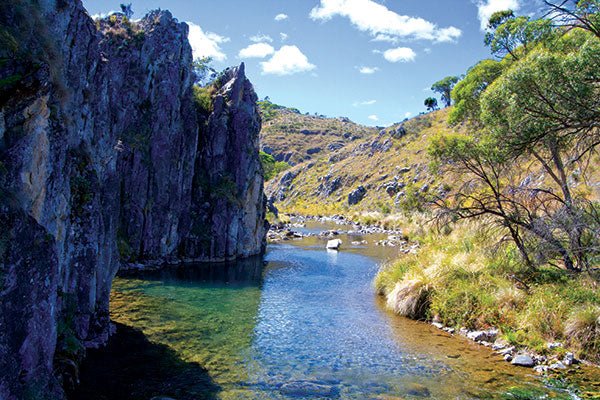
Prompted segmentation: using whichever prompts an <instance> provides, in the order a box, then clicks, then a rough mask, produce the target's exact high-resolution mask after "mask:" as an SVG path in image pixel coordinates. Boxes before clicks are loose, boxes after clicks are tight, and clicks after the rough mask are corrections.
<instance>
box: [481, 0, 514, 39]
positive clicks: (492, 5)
mask: <svg viewBox="0 0 600 400" xmlns="http://www.w3.org/2000/svg"><path fill="white" fill-rule="evenodd" d="M520 7H521V4H519V0H485V1H484V0H478V1H477V9H478V15H479V21H480V22H481V30H482V31H484V30H485V29H486V28H487V24H488V21H489V20H490V17H491V16H492V14H494V13H495V12H497V11H504V10H513V11H517V10H518V9H519V8H520Z"/></svg>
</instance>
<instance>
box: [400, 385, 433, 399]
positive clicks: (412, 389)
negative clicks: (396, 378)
mask: <svg viewBox="0 0 600 400" xmlns="http://www.w3.org/2000/svg"><path fill="white" fill-rule="evenodd" d="M406 394H407V395H409V396H415V397H431V392H430V391H429V389H428V388H427V386H425V385H421V384H420V383H411V384H410V385H408V387H407V390H406Z"/></svg>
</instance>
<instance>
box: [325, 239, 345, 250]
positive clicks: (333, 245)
mask: <svg viewBox="0 0 600 400" xmlns="http://www.w3.org/2000/svg"><path fill="white" fill-rule="evenodd" d="M341 246H342V241H341V240H340V239H333V240H329V241H327V249H329V250H339V249H340V247H341Z"/></svg>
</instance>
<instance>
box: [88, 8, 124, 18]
mask: <svg viewBox="0 0 600 400" xmlns="http://www.w3.org/2000/svg"><path fill="white" fill-rule="evenodd" d="M117 12H118V11H115V10H111V11H109V12H107V13H98V14H92V15H90V18H92V19H93V20H94V21H95V20H97V19H104V18H106V17H108V16H109V15H113V14H116V13H117Z"/></svg>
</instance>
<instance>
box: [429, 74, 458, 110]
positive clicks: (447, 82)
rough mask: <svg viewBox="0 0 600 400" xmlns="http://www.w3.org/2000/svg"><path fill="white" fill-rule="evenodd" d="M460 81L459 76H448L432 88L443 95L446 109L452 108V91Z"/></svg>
mask: <svg viewBox="0 0 600 400" xmlns="http://www.w3.org/2000/svg"><path fill="white" fill-rule="evenodd" d="M459 80H460V78H459V77H458V76H447V77H445V78H444V79H442V80H441V81H438V82H436V83H434V84H433V86H431V90H433V91H434V92H436V93H439V94H440V95H441V97H442V101H443V102H444V105H445V106H446V107H450V105H451V104H452V96H451V93H452V89H453V88H454V85H456V83H457V82H458V81H459Z"/></svg>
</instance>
